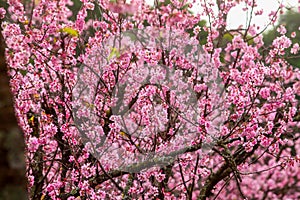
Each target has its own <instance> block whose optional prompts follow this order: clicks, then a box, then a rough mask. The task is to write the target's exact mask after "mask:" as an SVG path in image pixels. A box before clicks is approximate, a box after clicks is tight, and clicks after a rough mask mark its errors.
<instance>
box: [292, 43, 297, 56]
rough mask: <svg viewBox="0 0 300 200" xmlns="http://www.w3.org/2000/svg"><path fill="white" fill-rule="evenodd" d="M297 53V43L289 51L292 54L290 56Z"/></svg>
mask: <svg viewBox="0 0 300 200" xmlns="http://www.w3.org/2000/svg"><path fill="white" fill-rule="evenodd" d="M298 51H299V44H298V43H295V44H294V45H293V48H292V49H291V53H292V54H297V53H298Z"/></svg>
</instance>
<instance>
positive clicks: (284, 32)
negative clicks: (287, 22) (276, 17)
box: [277, 25, 286, 35]
mask: <svg viewBox="0 0 300 200" xmlns="http://www.w3.org/2000/svg"><path fill="white" fill-rule="evenodd" d="M277 32H278V33H280V34H281V35H284V34H286V28H285V26H284V25H280V26H279V27H278V28H277Z"/></svg>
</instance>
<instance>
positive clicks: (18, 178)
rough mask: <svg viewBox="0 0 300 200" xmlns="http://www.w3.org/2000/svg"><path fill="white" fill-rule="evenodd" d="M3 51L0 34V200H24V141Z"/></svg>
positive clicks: (25, 197)
mask: <svg viewBox="0 0 300 200" xmlns="http://www.w3.org/2000/svg"><path fill="white" fill-rule="evenodd" d="M0 23H1V20H0ZM0 31H1V30H0ZM4 50H5V41H4V39H3V37H2V34H1V32H0V200H2V199H3V200H23V199H24V200H25V199H28V194H27V179H26V176H25V159H24V155H25V154H24V138H23V134H22V132H21V131H20V129H19V127H18V123H17V120H16V117H15V113H14V107H13V98H12V94H11V91H10V86H9V77H8V74H7V66H6V63H5V56H4Z"/></svg>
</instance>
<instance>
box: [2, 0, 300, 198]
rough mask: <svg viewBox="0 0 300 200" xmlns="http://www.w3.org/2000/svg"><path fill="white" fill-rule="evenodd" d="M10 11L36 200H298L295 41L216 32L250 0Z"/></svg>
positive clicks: (13, 1) (34, 5)
mask: <svg viewBox="0 0 300 200" xmlns="http://www.w3.org/2000/svg"><path fill="white" fill-rule="evenodd" d="M7 2H8V8H7V10H4V9H2V8H1V9H0V17H1V18H4V17H5V15H6V18H5V19H4V22H3V23H2V29H3V31H2V33H3V35H4V37H5V41H6V45H7V48H6V59H7V64H8V66H9V76H10V78H11V82H10V84H11V90H12V92H13V94H14V97H15V112H16V115H17V118H18V120H19V125H20V127H21V128H22V130H23V132H24V136H25V141H26V158H27V177H28V190H29V193H30V197H31V198H32V199H68V200H72V199H298V198H299V197H300V191H299V188H300V182H299V179H300V177H299V174H300V173H299V164H298V163H299V162H300V157H299V149H300V146H299V145H300V139H299V136H300V133H299V129H298V124H299V123H298V121H299V120H300V118H299V113H298V106H299V105H298V99H299V95H300V88H299V84H300V82H299V81H300V74H299V70H298V69H295V68H293V66H290V65H289V63H288V62H286V60H285V52H286V51H285V50H286V49H288V48H292V52H293V54H295V55H298V47H297V44H293V43H292V41H291V39H290V38H289V37H290V35H285V33H286V31H285V28H284V26H280V28H279V30H278V31H279V32H280V34H281V35H280V36H279V37H277V38H276V39H275V40H274V41H273V43H272V46H270V47H268V48H266V47H265V46H264V43H263V40H262V33H263V31H264V29H263V28H259V27H258V26H256V25H255V24H253V23H252V21H251V19H252V18H251V17H250V19H249V20H248V23H247V25H246V26H241V27H239V28H238V29H236V30H228V28H227V26H226V21H227V15H228V13H229V11H230V10H231V9H232V8H233V7H235V6H236V5H238V4H243V5H245V8H244V9H245V10H249V11H250V13H251V14H252V13H253V16H255V15H261V14H262V12H263V10H262V9H261V8H258V7H257V5H256V1H255V0H240V1H219V0H217V1H210V0H206V1H205V0H204V1H202V0H201V1H199V3H200V5H201V7H202V8H203V12H201V13H200V14H195V15H193V14H192V13H191V12H190V10H189V9H190V8H191V7H192V6H193V4H192V3H190V2H188V1H185V0H183V1H177V0H171V1H167V0H166V1H155V3H154V6H150V5H148V4H146V3H145V2H144V1H138V0H136V1H132V2H130V3H129V2H127V1H126V2H125V1H118V0H117V1H102V0H101V1H100V0H99V1H92V0H90V1H89V0H81V2H80V5H81V7H80V9H79V10H73V11H71V10H70V8H71V7H72V6H73V5H72V4H73V2H72V1H69V0H60V1H50V0H40V1H36V0H34V1H29V3H28V2H27V1H26V2H27V3H26V2H25V1H24V3H22V2H21V1H18V0H8V1H7ZM77 3H79V2H77ZM283 9H284V6H283V5H282V6H280V7H279V8H278V10H276V11H273V12H271V13H270V14H269V17H270V24H274V23H275V22H276V19H277V17H278V15H279V13H280V11H282V10H283ZM72 15H73V17H74V16H76V17H75V20H72V19H71V18H72ZM205 16H208V18H209V19H208V24H207V25H205V23H203V19H206V18H205ZM78 197H79V198H78Z"/></svg>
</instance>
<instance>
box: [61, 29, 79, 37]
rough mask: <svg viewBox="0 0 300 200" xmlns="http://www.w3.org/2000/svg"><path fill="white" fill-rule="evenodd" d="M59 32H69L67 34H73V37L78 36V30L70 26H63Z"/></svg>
mask: <svg viewBox="0 0 300 200" xmlns="http://www.w3.org/2000/svg"><path fill="white" fill-rule="evenodd" d="M61 32H63V33H67V34H69V35H71V36H73V37H78V36H79V33H78V31H77V30H75V29H73V28H71V27H65V28H62V29H61Z"/></svg>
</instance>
